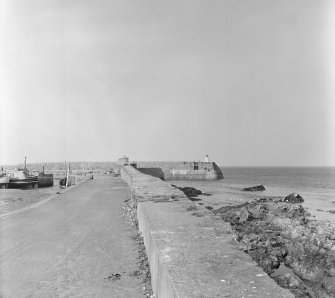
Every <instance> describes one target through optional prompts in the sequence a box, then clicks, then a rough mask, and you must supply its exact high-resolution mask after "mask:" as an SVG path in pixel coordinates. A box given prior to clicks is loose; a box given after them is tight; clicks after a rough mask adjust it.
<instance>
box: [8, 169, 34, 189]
mask: <svg viewBox="0 0 335 298" xmlns="http://www.w3.org/2000/svg"><path fill="white" fill-rule="evenodd" d="M8 178H9V181H8V188H20V189H27V188H38V176H34V175H31V174H30V173H29V172H28V171H27V170H26V169H17V170H14V171H13V172H12V173H10V174H9V177H8Z"/></svg>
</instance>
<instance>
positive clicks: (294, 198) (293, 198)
mask: <svg viewBox="0 0 335 298" xmlns="http://www.w3.org/2000/svg"><path fill="white" fill-rule="evenodd" d="M280 202H286V203H292V204H298V203H302V202H304V199H303V198H302V196H301V195H298V194H297V193H291V194H289V195H288V196H286V197H285V198H283V199H281V200H280Z"/></svg>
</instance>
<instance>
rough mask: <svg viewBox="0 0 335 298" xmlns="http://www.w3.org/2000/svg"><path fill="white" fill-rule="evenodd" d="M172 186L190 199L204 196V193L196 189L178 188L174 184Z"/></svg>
mask: <svg viewBox="0 0 335 298" xmlns="http://www.w3.org/2000/svg"><path fill="white" fill-rule="evenodd" d="M172 186H173V187H175V188H178V189H179V190H181V191H182V192H183V193H184V194H185V195H186V196H187V197H188V198H191V197H196V196H198V195H202V194H203V192H202V191H201V190H199V189H196V188H194V187H178V186H176V185H173V184H172Z"/></svg>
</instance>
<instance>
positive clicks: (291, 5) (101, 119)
mask: <svg viewBox="0 0 335 298" xmlns="http://www.w3.org/2000/svg"><path fill="white" fill-rule="evenodd" d="M0 138H1V140H0V164H18V163H22V161H23V159H24V156H25V155H26V156H27V160H28V162H46V161H64V160H67V161H83V160H85V161H114V160H117V159H118V158H119V157H121V156H124V155H126V156H129V158H130V159H131V160H133V161H136V160H202V159H204V156H205V155H206V154H208V155H209V158H210V160H211V161H216V162H217V163H218V164H219V165H223V166H335V2H334V1H333V0H211V1H205V0H169V1H159V0H137V1H135V0H95V1H91V0H48V1H45V0H29V1H26V0H1V1H0Z"/></svg>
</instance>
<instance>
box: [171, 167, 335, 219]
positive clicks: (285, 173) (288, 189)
mask: <svg viewBox="0 0 335 298" xmlns="http://www.w3.org/2000/svg"><path fill="white" fill-rule="evenodd" d="M221 169H222V172H223V175H224V177H225V179H223V180H216V181H174V183H175V184H177V185H182V186H186V185H189V186H193V187H196V188H199V189H201V190H203V191H205V192H209V193H212V194H213V196H212V197H208V198H212V199H213V201H217V199H219V198H220V196H221V197H225V198H227V196H228V197H229V198H231V199H232V200H233V199H235V201H236V200H238V199H242V198H245V197H247V198H248V199H254V198H255V197H260V196H286V195H288V194H290V193H292V192H296V193H299V194H300V195H301V196H302V197H303V198H304V199H305V202H304V203H303V205H304V207H305V208H308V209H309V211H310V212H311V213H312V214H313V215H315V216H316V218H317V219H321V220H323V219H324V220H335V214H331V213H329V212H327V211H328V210H335V167H323V168H317V167H300V168H289V167H271V168H266V167H223V168H221ZM259 184H262V185H264V186H265V188H266V190H265V191H263V192H257V193H246V192H243V191H241V190H242V189H243V188H244V187H248V186H254V185H259Z"/></svg>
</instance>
